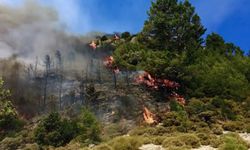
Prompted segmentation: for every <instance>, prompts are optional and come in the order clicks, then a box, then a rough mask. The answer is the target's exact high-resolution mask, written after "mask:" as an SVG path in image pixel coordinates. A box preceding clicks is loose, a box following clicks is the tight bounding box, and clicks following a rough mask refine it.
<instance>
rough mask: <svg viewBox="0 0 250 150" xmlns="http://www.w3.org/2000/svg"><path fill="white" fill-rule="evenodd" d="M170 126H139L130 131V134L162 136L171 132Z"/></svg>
mask: <svg viewBox="0 0 250 150" xmlns="http://www.w3.org/2000/svg"><path fill="white" fill-rule="evenodd" d="M171 132H172V131H171V129H170V128H164V127H161V126H159V127H138V128H135V129H133V130H132V131H130V132H129V134H130V135H136V136H140V135H143V136H162V135H165V134H168V133H171Z"/></svg>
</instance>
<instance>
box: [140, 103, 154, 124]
mask: <svg viewBox="0 0 250 150" xmlns="http://www.w3.org/2000/svg"><path fill="white" fill-rule="evenodd" d="M143 118H144V121H145V122H146V123H147V124H150V125H151V124H154V123H157V121H156V120H155V119H154V118H155V115H154V114H153V113H152V112H150V110H149V109H148V108H147V107H145V106H144V107H143Z"/></svg>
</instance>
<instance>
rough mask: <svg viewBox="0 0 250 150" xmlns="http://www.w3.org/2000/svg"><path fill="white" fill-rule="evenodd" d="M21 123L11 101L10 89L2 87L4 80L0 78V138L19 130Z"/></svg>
mask: <svg viewBox="0 0 250 150" xmlns="http://www.w3.org/2000/svg"><path fill="white" fill-rule="evenodd" d="M23 123H24V122H23V121H21V120H20V119H19V118H18V113H17V111H16V109H15V107H14V106H13V104H12V103H11V94H10V91H9V90H6V89H5V88H4V82H3V80H2V79H1V78H0V139H1V138H3V137H4V136H6V135H8V134H9V133H11V132H14V131H17V130H19V129H20V128H21V127H22V126H23Z"/></svg>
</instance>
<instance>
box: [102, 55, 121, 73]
mask: <svg viewBox="0 0 250 150" xmlns="http://www.w3.org/2000/svg"><path fill="white" fill-rule="evenodd" d="M103 64H104V65H105V66H106V67H107V68H109V69H111V70H112V71H113V72H114V73H115V74H118V73H119V72H120V70H119V68H118V67H117V66H113V64H114V57H113V56H109V57H106V58H105V59H104V61H103Z"/></svg>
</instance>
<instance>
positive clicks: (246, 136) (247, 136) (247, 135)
mask: <svg viewBox="0 0 250 150" xmlns="http://www.w3.org/2000/svg"><path fill="white" fill-rule="evenodd" d="M239 136H240V137H241V138H242V139H243V140H245V141H246V142H247V143H248V144H250V133H240V134H239Z"/></svg>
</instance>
